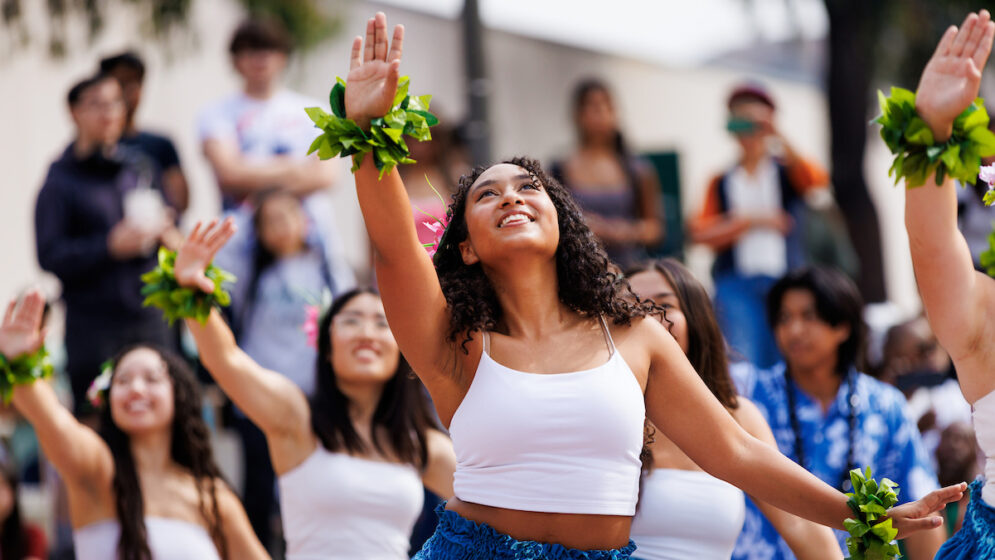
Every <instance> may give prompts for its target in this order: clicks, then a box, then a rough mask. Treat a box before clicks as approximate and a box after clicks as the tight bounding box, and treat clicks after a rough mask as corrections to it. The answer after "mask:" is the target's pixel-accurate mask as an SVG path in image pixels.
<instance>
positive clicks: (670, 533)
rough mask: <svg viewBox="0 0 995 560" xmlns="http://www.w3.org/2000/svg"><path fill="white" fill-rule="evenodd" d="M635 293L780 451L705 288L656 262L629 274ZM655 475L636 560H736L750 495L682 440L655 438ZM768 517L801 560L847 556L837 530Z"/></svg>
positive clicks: (648, 487) (723, 399)
mask: <svg viewBox="0 0 995 560" xmlns="http://www.w3.org/2000/svg"><path fill="white" fill-rule="evenodd" d="M626 276H627V277H628V279H629V284H630V285H631V286H632V291H633V292H634V293H635V294H636V295H637V296H639V297H640V298H643V299H647V300H650V301H653V302H654V303H656V304H657V305H659V306H660V307H662V308H663V309H664V310H666V317H665V320H664V324H665V325H666V326H667V328H668V329H669V330H670V334H672V335H673V336H674V340H676V341H677V344H678V345H679V346H680V347H681V350H684V353H685V354H686V355H687V357H688V360H689V361H690V362H691V365H692V366H694V369H695V371H697V372H698V375H700V376H701V378H702V380H703V381H704V382H705V385H707V386H708V388H709V389H710V390H711V391H712V394H713V395H715V397H716V398H717V399H719V402H720V403H722V404H723V405H724V406H725V407H726V410H728V411H729V413H730V414H732V416H733V418H735V419H736V421H737V422H738V423H739V424H740V425H741V426H743V428H744V429H745V430H746V431H747V432H749V433H750V434H751V435H753V436H754V437H756V438H758V439H760V440H762V441H765V442H767V443H768V444H770V445H773V446H776V445H777V442H776V441H775V440H774V434H772V433H771V430H770V427H769V426H768V425H767V422H766V421H765V420H764V418H763V415H762V414H760V411H759V410H757V408H756V406H755V405H754V404H753V403H752V402H750V401H749V400H747V399H745V398H743V397H740V396H738V395H736V388H735V386H734V385H733V382H732V378H731V377H730V375H729V364H728V362H727V360H726V348H725V341H724V340H723V339H722V333H721V331H720V330H719V326H718V323H717V322H716V320H715V312H714V311H713V310H712V302H711V299H710V298H709V297H708V292H707V291H705V287H704V286H702V285H701V283H700V282H698V280H697V279H696V278H695V277H694V276H693V275H692V274H691V271H689V270H688V269H687V268H685V267H684V265H682V264H681V263H680V262H678V261H676V260H674V259H661V260H657V261H650V262H648V263H645V264H643V265H641V266H639V267H637V268H635V269H633V270H630V271H629V272H627V274H626ZM649 447H650V451H651V453H652V457H651V458H650V462H651V469H650V470H649V471H648V472H647V471H645V470H644V473H643V480H642V488H641V492H640V497H639V509H638V510H637V511H636V517H635V518H634V519H633V520H632V540H634V541H635V542H636V546H637V547H638V548H637V549H636V553H635V554H634V555H633V558H640V559H643V560H682V559H685V558H692V557H693V558H696V559H698V560H729V557H730V556H731V555H732V551H733V548H734V547H735V546H736V538H737V537H739V533H740V530H742V528H743V519H744V516H745V510H746V504H745V502H744V500H743V491H742V490H740V489H738V488H736V487H735V486H732V485H731V484H729V483H727V482H723V481H721V480H719V479H717V478H715V477H713V476H711V475H710V474H708V473H706V472H704V471H702V470H701V468H699V467H698V466H697V465H695V464H694V461H692V460H691V459H690V458H688V456H687V455H686V454H685V453H684V452H683V451H681V450H680V448H678V447H677V446H676V445H675V444H674V442H672V441H670V440H669V439H667V437H666V436H664V435H663V434H660V433H655V434H654V436H653V442H652V443H651V444H650V446H649ZM760 507H761V509H762V511H763V512H764V515H766V516H767V517H768V519H770V520H771V522H772V523H773V524H774V526H775V527H777V529H778V532H779V533H780V534H781V535H782V536H783V537H784V539H785V540H786V541H787V542H788V544H789V546H791V550H792V551H793V552H794V553H795V556H797V557H798V558H799V560H832V559H834V558H836V559H841V558H842V557H843V555H842V553H841V552H840V549H839V546H838V545H837V543H836V538H835V537H834V536H833V532H832V531H831V530H830V529H829V528H828V527H822V526H820V525H817V524H815V523H812V522H810V521H805V520H804V519H801V518H799V517H796V516H794V515H791V514H790V513H786V512H784V511H781V510H779V509H777V508H775V507H772V506H769V505H766V504H764V503H763V502H760Z"/></svg>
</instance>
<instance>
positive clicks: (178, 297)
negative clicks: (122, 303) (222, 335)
mask: <svg viewBox="0 0 995 560" xmlns="http://www.w3.org/2000/svg"><path fill="white" fill-rule="evenodd" d="M175 265H176V252H175V251H170V250H169V249H167V248H165V247H160V248H159V264H158V265H157V266H156V267H155V268H153V269H152V270H150V271H148V272H146V273H145V274H143V275H142V282H144V283H145V286H143V287H142V295H143V296H145V301H144V302H142V305H144V306H146V307H148V306H152V307H158V308H159V309H161V310H162V312H163V315H165V316H166V320H167V321H169V324H170V325H172V324H173V322H174V321H176V320H177V319H183V318H190V319H196V320H197V321H198V322H200V323H201V324H204V323H206V322H207V317H208V316H209V315H210V314H211V308H212V307H214V305H215V304H217V305H221V306H227V305H230V304H231V294H229V293H228V291H227V290H225V289H224V284H226V283H230V282H234V281H235V277H234V276H233V275H231V274H229V273H228V272H225V271H224V270H222V269H220V268H218V267H216V266H214V265H213V264H211V265H208V267H207V270H205V271H204V275H205V276H207V277H208V278H209V279H210V280H211V281H212V282H214V291H213V292H211V293H210V294H208V293H205V292H203V291H202V290H199V289H192V288H184V287H182V286H180V284H179V283H178V282H177V281H176V275H175V273H174V271H173V268H174V266H175Z"/></svg>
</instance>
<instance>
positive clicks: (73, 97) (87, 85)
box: [66, 72, 117, 107]
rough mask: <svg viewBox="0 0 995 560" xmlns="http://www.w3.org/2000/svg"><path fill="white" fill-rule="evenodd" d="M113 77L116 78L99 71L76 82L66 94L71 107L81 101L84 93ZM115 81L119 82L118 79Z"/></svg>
mask: <svg viewBox="0 0 995 560" xmlns="http://www.w3.org/2000/svg"><path fill="white" fill-rule="evenodd" d="M113 79H114V78H113V77H111V76H110V75H109V74H104V73H102V72H98V73H97V74H94V75H92V76H90V77H88V78H84V79H82V80H80V81H79V82H76V84H75V85H73V87H71V88H69V93H68V94H67V95H66V101H67V102H68V103H69V106H70V107H75V106H76V104H77V103H79V101H80V98H81V97H83V94H84V93H86V92H87V91H89V90H90V89H91V88H93V87H95V86H97V85H100V84H102V83H104V82H105V81H107V80H113ZM114 83H117V80H115V81H114Z"/></svg>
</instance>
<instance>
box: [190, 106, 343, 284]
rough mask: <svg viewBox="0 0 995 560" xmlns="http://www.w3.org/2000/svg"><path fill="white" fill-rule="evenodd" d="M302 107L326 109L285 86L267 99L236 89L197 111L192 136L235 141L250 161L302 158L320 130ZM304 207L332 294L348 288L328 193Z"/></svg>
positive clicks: (231, 203) (227, 204)
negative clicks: (328, 273) (317, 239)
mask: <svg viewBox="0 0 995 560" xmlns="http://www.w3.org/2000/svg"><path fill="white" fill-rule="evenodd" d="M307 107H323V108H324V109H326V110H327V109H328V107H327V106H325V105H323V104H322V103H321V102H319V101H318V100H315V99H311V98H309V97H306V96H304V95H301V94H299V93H294V92H292V91H287V90H280V91H278V92H276V93H275V94H273V95H272V96H271V97H270V98H269V99H256V98H253V97H249V96H248V95H246V94H245V93H244V92H237V93H234V94H232V95H229V96H228V97H225V98H222V99H219V100H218V101H215V102H214V103H211V104H210V105H208V106H207V107H205V108H204V109H203V110H202V111H201V113H200V117H199V118H198V121H197V131H198V136H199V137H200V141H201V142H204V141H206V140H230V141H232V142H235V143H236V144H237V145H238V148H239V151H240V152H241V153H242V155H243V156H245V157H246V158H247V159H249V160H252V161H264V160H266V159H269V158H273V157H276V156H287V157H296V158H300V159H303V158H305V157H307V150H308V148H309V147H310V146H311V143H312V142H313V141H314V139H315V138H317V136H318V134H320V132H319V130H318V129H317V128H315V126H314V123H313V122H312V121H311V119H310V118H309V117H308V116H307V113H305V112H304V109H305V108H307ZM274 186H277V185H274ZM223 200H224V202H223V205H224V209H225V210H233V209H234V208H236V207H237V206H238V201H235V200H233V199H230V198H227V197H223ZM304 207H305V209H306V210H307V213H308V215H309V216H310V217H311V219H312V220H314V223H315V225H316V227H317V228H318V231H319V235H320V236H321V240H322V243H323V244H324V246H325V248H326V254H327V255H328V258H329V265H330V266H331V268H332V270H333V273H332V276H333V278H332V280H333V281H334V283H335V288H334V291H335V294H336V295H337V294H338V293H341V292H343V291H345V290H348V289H350V288H352V287H353V286H355V283H356V279H355V275H354V274H353V271H352V269H351V268H350V267H349V264H348V262H347V261H346V259H345V258H344V251H343V249H342V241H341V237H340V235H339V233H338V230H337V228H336V224H335V212H334V206H333V204H332V197H331V193H330V192H329V191H328V190H327V189H326V190H320V191H317V192H315V193H313V194H311V195H310V196H308V197H307V198H306V199H305V200H304ZM250 224H251V222H250Z"/></svg>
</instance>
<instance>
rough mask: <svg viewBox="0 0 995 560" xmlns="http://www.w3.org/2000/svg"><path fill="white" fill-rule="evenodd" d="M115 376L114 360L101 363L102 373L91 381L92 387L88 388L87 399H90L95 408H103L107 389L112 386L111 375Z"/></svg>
mask: <svg viewBox="0 0 995 560" xmlns="http://www.w3.org/2000/svg"><path fill="white" fill-rule="evenodd" d="M113 376H114V361H113V360H107V361H106V362H104V363H102V364H100V375H98V376H97V377H95V378H94V379H93V381H92V382H90V387H89V388H87V390H86V400H88V401H90V404H91V405H93V408H101V407H103V406H104V401H105V399H106V396H107V389H109V388H110V386H111V377H113Z"/></svg>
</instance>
